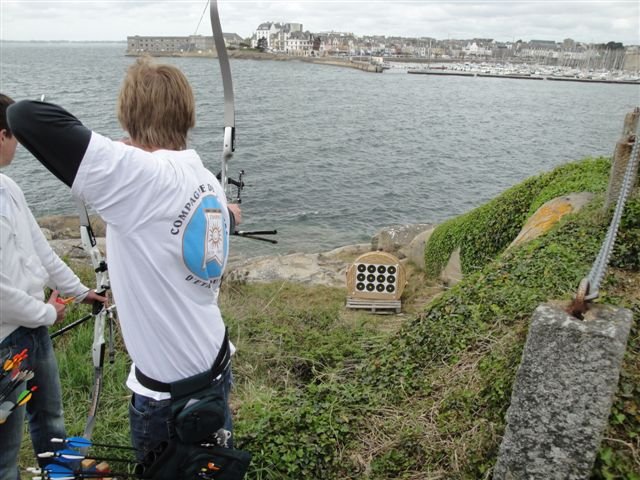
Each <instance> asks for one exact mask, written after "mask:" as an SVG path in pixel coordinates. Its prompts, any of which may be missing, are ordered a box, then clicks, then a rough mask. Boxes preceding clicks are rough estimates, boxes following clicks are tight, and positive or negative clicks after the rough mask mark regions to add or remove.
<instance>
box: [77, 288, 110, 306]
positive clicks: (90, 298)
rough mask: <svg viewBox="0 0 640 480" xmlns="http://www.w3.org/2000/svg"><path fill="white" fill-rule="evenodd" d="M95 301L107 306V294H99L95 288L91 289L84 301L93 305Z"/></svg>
mask: <svg viewBox="0 0 640 480" xmlns="http://www.w3.org/2000/svg"><path fill="white" fill-rule="evenodd" d="M94 302H100V303H102V304H103V305H105V306H106V305H107V302H108V299H107V297H106V296H102V295H98V294H97V293H96V291H95V290H89V293H87V296H86V297H84V299H83V300H82V303H88V304H89V305H93V303H94Z"/></svg>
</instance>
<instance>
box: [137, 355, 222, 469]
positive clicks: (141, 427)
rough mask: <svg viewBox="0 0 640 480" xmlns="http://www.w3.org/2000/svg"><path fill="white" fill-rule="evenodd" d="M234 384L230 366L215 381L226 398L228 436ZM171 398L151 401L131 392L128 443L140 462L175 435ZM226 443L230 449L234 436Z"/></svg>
mask: <svg viewBox="0 0 640 480" xmlns="http://www.w3.org/2000/svg"><path fill="white" fill-rule="evenodd" d="M232 384H233V376H232V374H231V366H229V367H227V369H226V370H225V371H224V373H223V374H222V376H221V377H220V378H219V379H217V380H216V381H214V383H213V386H214V388H217V389H219V392H220V393H221V394H222V395H223V397H224V399H225V407H226V408H225V412H224V419H225V421H224V427H223V428H224V429H225V430H227V431H228V432H229V434H230V435H231V434H232V432H233V421H232V419H231V410H230V408H229V393H230V392H231V385H232ZM171 417H172V415H171V399H170V398H168V399H166V400H154V399H152V398H149V397H145V396H144V395H138V394H136V393H134V394H133V395H132V396H131V403H129V425H130V427H131V444H132V445H133V447H134V448H135V449H136V450H137V451H136V458H137V460H138V461H139V462H142V459H143V458H144V456H145V455H146V454H147V453H148V452H149V451H151V450H153V449H154V448H155V447H156V446H157V445H158V444H159V443H160V442H162V441H167V440H169V438H170V437H173V436H174V431H173V419H172V418H171ZM227 446H228V447H229V448H233V436H231V437H229V439H228V441H227Z"/></svg>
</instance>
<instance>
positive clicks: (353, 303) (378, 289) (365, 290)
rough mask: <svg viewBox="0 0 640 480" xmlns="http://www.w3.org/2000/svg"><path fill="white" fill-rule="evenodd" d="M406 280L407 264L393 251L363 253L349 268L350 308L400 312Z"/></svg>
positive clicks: (375, 311)
mask: <svg viewBox="0 0 640 480" xmlns="http://www.w3.org/2000/svg"><path fill="white" fill-rule="evenodd" d="M406 283H407V275H406V272H405V269H404V266H403V265H401V264H400V260H398V258H396V257H394V256H393V255H391V254H390V253H386V252H369V253H365V254H364V255H360V256H359V257H358V258H356V259H355V261H354V262H353V264H352V265H351V266H350V267H349V268H348V269H347V308H354V309H366V310H370V311H371V312H372V313H394V312H395V313H400V311H401V309H402V303H401V301H400V297H401V296H402V291H403V290H404V286H405V284H406Z"/></svg>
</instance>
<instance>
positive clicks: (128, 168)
mask: <svg viewBox="0 0 640 480" xmlns="http://www.w3.org/2000/svg"><path fill="white" fill-rule="evenodd" d="M160 170H161V167H160V166H159V164H158V162H157V160H156V159H155V158H154V156H153V155H152V154H151V153H149V152H146V151H144V150H141V149H139V148H136V147H132V146H129V145H125V144H124V143H122V142H116V141H113V140H111V139H109V138H107V137H104V136H102V135H100V134H99V133H96V132H91V140H90V141H89V146H88V147H87V150H86V152H85V154H84V157H83V158H82V162H81V163H80V167H79V168H78V172H77V174H76V177H75V179H74V181H73V185H72V186H71V192H72V193H73V195H74V196H75V197H77V198H79V199H80V200H82V201H83V202H85V203H86V204H87V205H90V206H91V207H92V208H94V209H95V210H96V212H97V213H98V214H99V215H100V216H101V217H102V219H103V220H104V221H105V222H106V223H107V224H109V225H112V226H114V227H116V228H118V229H121V230H127V229H129V228H130V227H132V226H135V225H139V224H140V223H143V222H144V221H145V220H146V217H147V215H149V212H148V211H147V210H148V208H147V207H146V205H145V204H144V202H139V201H138V199H139V198H140V195H149V192H151V191H154V190H155V191H161V188H162V187H161V186H160V185H159V184H158V178H159V177H161V176H162V174H161V172H160Z"/></svg>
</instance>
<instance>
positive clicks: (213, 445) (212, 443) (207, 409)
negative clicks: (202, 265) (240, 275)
mask: <svg viewBox="0 0 640 480" xmlns="http://www.w3.org/2000/svg"><path fill="white" fill-rule="evenodd" d="M230 360H231V354H230V348H229V340H228V337H227V334H226V332H225V337H224V341H223V343H222V346H221V348H220V352H219V354H218V358H216V361H215V362H214V364H213V366H212V368H211V369H210V370H208V371H206V372H203V373H200V374H198V375H194V376H192V377H189V378H185V379H183V380H179V381H177V382H173V383H162V382H158V381H156V380H153V379H150V378H149V377H146V375H144V374H143V373H142V372H140V371H139V370H137V369H136V377H137V378H138V381H139V382H140V383H141V384H142V385H144V386H145V387H147V388H150V389H152V390H156V391H165V392H171V413H172V418H173V426H174V431H175V435H173V436H172V437H171V438H170V439H169V441H168V442H161V443H160V444H159V445H158V446H157V447H156V448H155V449H154V450H152V451H151V452H149V453H148V454H147V456H146V457H145V459H144V461H143V463H142V464H141V465H140V466H139V471H138V474H139V475H140V476H142V478H146V479H150V480H175V479H179V480H200V479H211V480H241V479H242V478H244V476H245V474H246V472H247V469H248V468H249V463H250V462H251V454H250V453H249V452H245V451H242V450H234V449H231V448H226V446H225V445H226V441H227V438H226V436H225V435H224V432H225V431H224V422H225V412H226V408H227V405H226V401H225V398H224V395H223V394H222V392H221V391H220V388H219V386H220V385H219V382H223V381H224V378H225V377H224V373H225V372H226V369H227V368H228V367H229V364H230ZM214 380H215V382H214Z"/></svg>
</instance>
